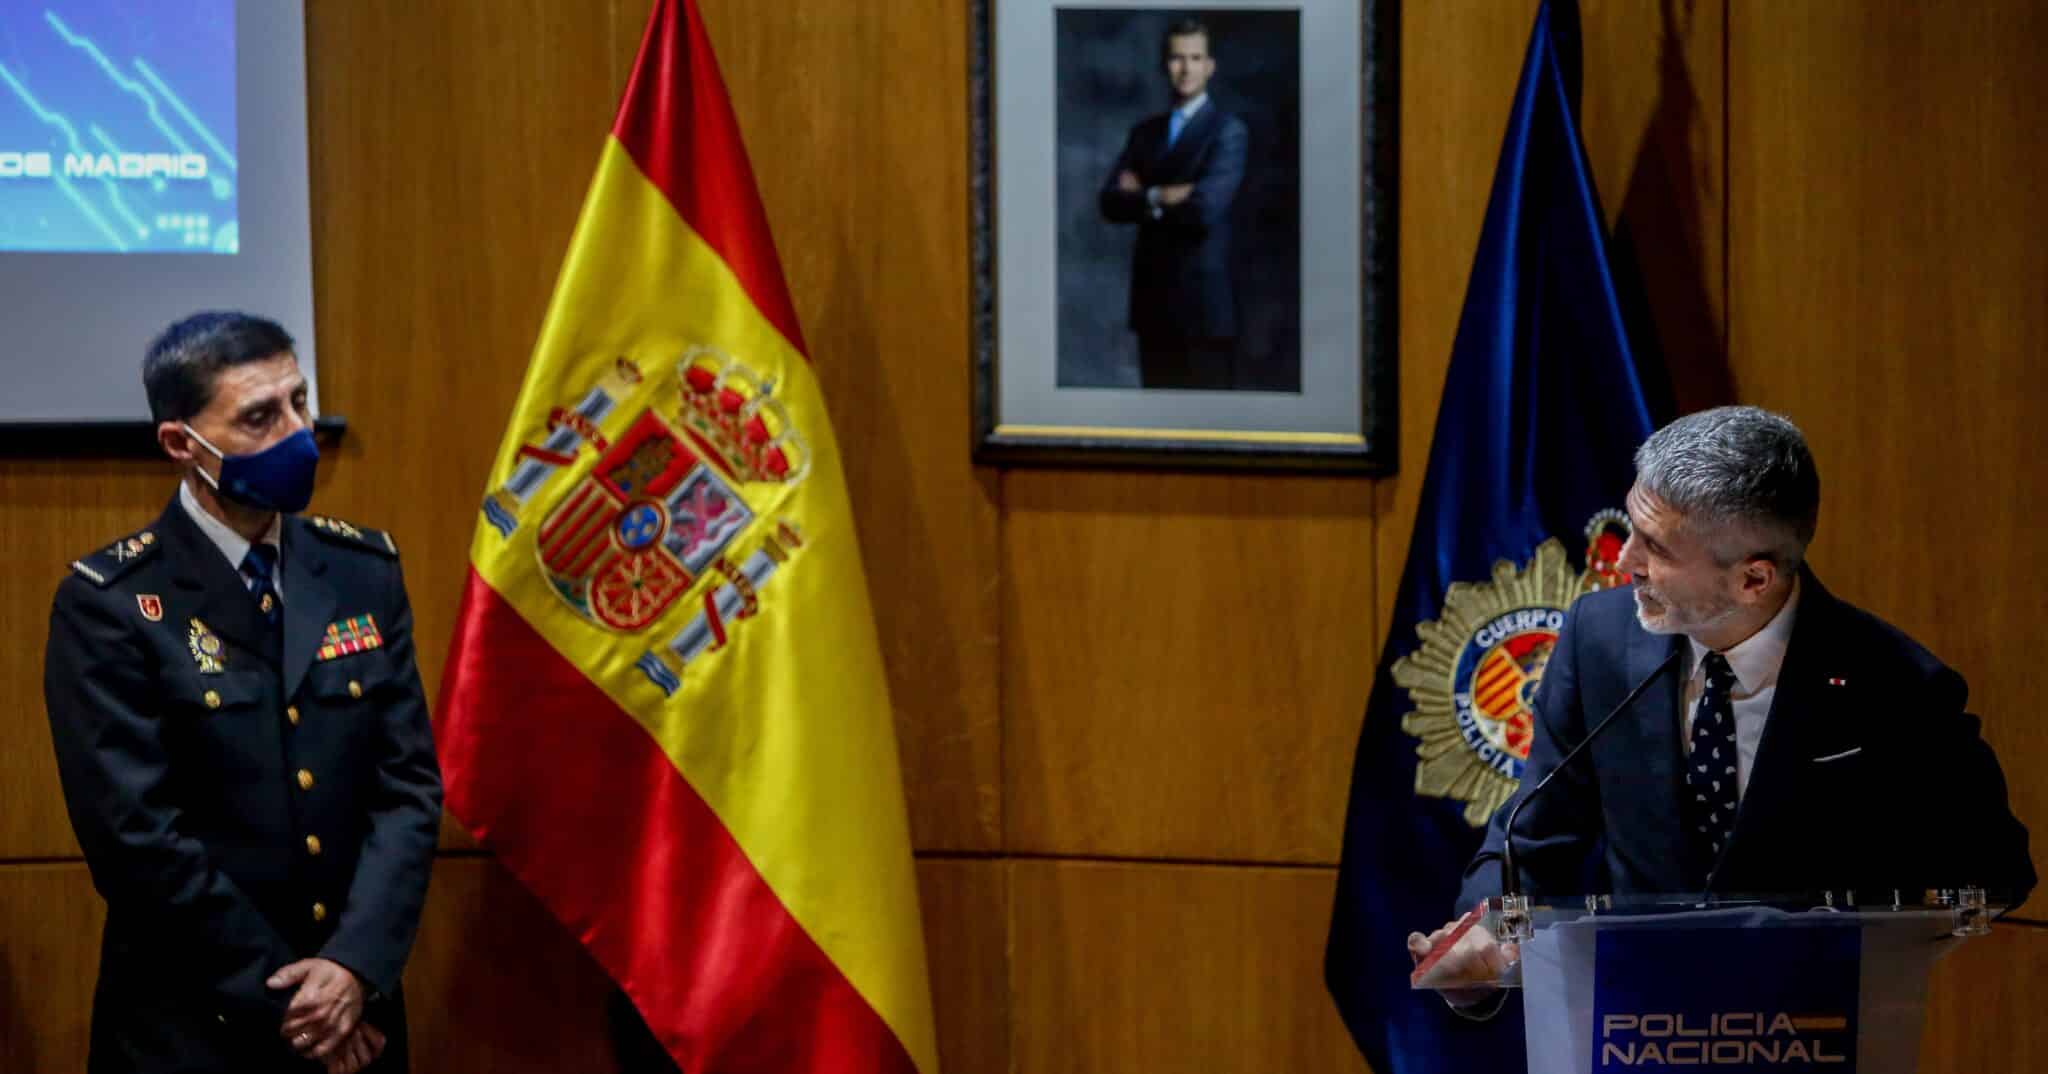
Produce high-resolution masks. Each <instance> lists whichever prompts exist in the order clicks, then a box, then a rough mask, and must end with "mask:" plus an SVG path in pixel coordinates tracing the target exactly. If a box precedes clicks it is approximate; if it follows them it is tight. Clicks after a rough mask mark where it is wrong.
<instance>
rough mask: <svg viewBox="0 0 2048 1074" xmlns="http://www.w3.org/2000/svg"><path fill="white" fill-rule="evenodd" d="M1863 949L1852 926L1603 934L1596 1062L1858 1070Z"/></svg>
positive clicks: (1607, 1071)
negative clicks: (1858, 1012) (1859, 996)
mask: <svg viewBox="0 0 2048 1074" xmlns="http://www.w3.org/2000/svg"><path fill="white" fill-rule="evenodd" d="M1862 953H1863V937H1862V930H1861V929H1860V928H1857V927H1856V926H1855V925H1853V924H1848V923H1845V924H1843V925H1840V926H1836V927H1833V928H1820V927H1810V928H1798V929H1789V928H1768V927H1766V928H1714V927H1700V928H1679V929H1609V930H1605V931H1602V932H1601V933H1600V934H1599V936H1598V938H1597V939H1596V941H1595V943H1594V959H1593V1012H1592V1014H1593V1025H1592V1039H1593V1052H1594V1054H1593V1066H1592V1069H1593V1070H1594V1071H1596V1072H1599V1074H1615V1072H1621V1071H1638V1070H1664V1069H1670V1068H1675V1067H1681V1066H1708V1067H1712V1068H1713V1069H1714V1070H1716V1071H1725V1072H1727V1074H1777V1072H1780V1071H1812V1070H1815V1069H1817V1068H1834V1069H1853V1066H1854V1064H1855V1062H1856V1031H1857V1006H1858V1002H1857V1001H1858V992H1859V984H1860V976H1861V964H1862Z"/></svg>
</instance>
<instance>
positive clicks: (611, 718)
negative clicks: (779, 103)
mask: <svg viewBox="0 0 2048 1074" xmlns="http://www.w3.org/2000/svg"><path fill="white" fill-rule="evenodd" d="M470 562H471V571H470V573H469V577H468V580H467V584H466V587H465V591H464V594H463V601H462V605H461V610H460V614H459V617H458V621H457V624H456V631H455V638H454V642H453V645H452V648H451V652H450V655H449V659H448V664H447V671H446V674H445V676H444V683H443V689H442V697H441V703H440V716H439V722H438V725H437V738H438V741H439V747H440V751H441V759H442V763H443V766H444V768H445V770H446V773H447V776H446V780H447V790H448V804H449V807H450V809H451V810H452V811H453V812H454V813H455V815H456V816H457V817H458V818H460V819H461V820H462V822H463V823H464V824H465V825H466V826H467V827H468V828H469V830H470V831H471V832H472V833H473V834H474V835H475V836H476V837H477V839H478V840H479V841H480V842H482V843H483V844H484V845H485V846H486V847H488V848H489V849H490V850H491V851H492V852H493V853H494V854H495V855H496V856H497V857H498V858H499V859H500V860H501V861H502V862H504V864H505V865H506V866H507V867H508V868H509V869H510V870H511V871H512V872H513V874H514V875H516V876H517V877H518V878H519V880H520V881H521V882H522V883H523V884H524V885H525V886H527V887H528V888H529V889H531V890H532V891H533V892H534V893H535V894H536V895H537V896H538V897H539V898H540V900H541V902H542V903H543V904H545V905H546V906H547V907H548V909H549V910H550V911H551V912H552V913H553V914H554V915H555V916H556V917H557V918H559V919H560V920H561V921H562V922H563V923H564V924H565V925H566V926H567V927H568V928H569V929H570V930H571V931H572V932H573V933H574V934H575V935H576V936H577V938H578V939H579V940H580V941H581V942H582V943H583V945H584V946H585V947H586V948H588V949H589V951H590V952H591V953H592V954H593V955H594V956H595V957H596V959H597V961H598V963H599V964H600V965H602V966H603V967H604V968H605V970H606V971H607V972H609V973H610V974H611V976H612V977H613V978H614V979H615V980H616V981H617V982H618V983H619V985H620V986H621V987H622V988H623V989H624V991H625V992H626V994H627V995H628V996H629V997H631V999H632V1001H633V1003H634V1005H635V1006H636V1007H637V1008H638V1009H639V1011H640V1013H641V1015H642V1017H643V1018H644V1019H645V1021H646V1022H647V1024H648V1026H649V1028H650V1029H651V1030H652V1031H653V1033H654V1035H655V1037H656V1038H657V1039H658V1040H659V1041H660V1042H661V1043H662V1045H663V1046H664V1048H666V1050H667V1051H668V1052H669V1054H670V1055H671V1056H672V1057H673V1058H674V1059H675V1060H676V1062H677V1063H678V1065H680V1066H681V1068H682V1069H683V1070H684V1071H689V1072H696V1071H719V1072H752V1071H763V1072H765V1071H777V1072H792V1071H816V1072H827V1071H831V1072H839V1071H844V1072H856V1071H859V1072H903V1074H911V1072H924V1074H935V1072H936V1070H937V1065H938V1064H937V1048H936V1045H935V1043H934V1037H933V1031H932V1022H931V1001H930V995H929V985H928V981H927V977H926V967H925V954H924V946H923V939H922V932H921V925H920V922H919V914H918V905H917V888H916V881H915V876H914V873H913V863H912V859H911V852H910V839H909V831H908V818H907V815H906V812H905V808H904V802H903V795H902V782H901V777H900V774H899V770H898V759H897V752H896V743H895V738H894V731H893V725H892V722H891V710H890V706H889V698H888V689H887V683H886V681H885V679H884V676H883V670H882V664H881V657H880V648H879V645H878V642H877V639H876V637H875V632H874V620H873V615H872V611H871V608H870V605H869V598H868V590H867V583H866V579H865V578H864V576H863V572H862V566H861V561H860V554H859V546H858V542H857V541H856V540H855V533H854V529H853V504H852V502H851V499H850V497H849V493H848V489H847V485H846V481H845V478H844V476H843V473H842V469H841V454H840V447H839V444H838V443H837V441H836V440H835V439H834V437H833V433H832V426H831V423H830V421H829V420H828V416H827V413H826V406H825V400H824V398H823V397H822V396H821V394H820V390H819V385H818V381H817V378H816V377H815V376H814V375H813V373H812V371H811V368H810V364H809V359H808V357H807V354H806V347H805V343H804V339H803V335H802V333H801V331H800V330H799V328H798V325H797V320H796V314H795V309H794V307H793V305H792V303H791V301H790V297H789V293H788V290H787V286H786V284H785V282H784V280H783V276H782V270H781V265H780V263H779V261H778V259H777V256H776V253H775V247H774V245H773V243H772V241H771V239H770V236H769V232H768V227H767V220H766V216H765V214H764V213H763V211H762V207H761V205H760V201H759V197H758V194H757V193H756V188H755V185H754V179H753V173H752V170H751V168H750V167H749V165H748V162H747V158H746V154H745V150H744V148H743V146H742V144H741V141H740V137H739V131H738V126H737V123H736V121H735V119H734V116H733V112H732V108H731V104H730V101H729V100H728V98H727V97H726V93H725V88H724V85H723V83H722V80H721V78H720V75H719V72H718V67H717V63H716V60H715V58H714V57H713V55H712V52H711V46H710V42H709V39H708V38H707V36H706V35H705V32H704V27H703V25H702V22H701V20H700V18H699V16H698V13H697V11H696V10H695V6H694V4H692V3H689V2H687V0H661V2H659V3H657V4H656V6H655V9H654V12H653V14H652V16H651V17H650V19H649V23H648V27H647V33H646V36H645V38H644V40H643V42H642V44H641V47H640V52H639V57H638V59H637V61H636V62H635V65H634V68H633V73H632V76H631V78H630V80H629V82H628V85H627V87H626V91H625V97H624V100H623V101H622V103H621V104H620V107H619V112H618V116H617V119H616V122H615V123H614V125H613V128H612V131H611V133H610V136H609V137H608V138H606V139H605V143H604V147H603V151H602V152H601V154H600V156H599V159H598V165H597V174H596V176H595V178H594V179H593V181H592V183H591V188H590V191H589V194H588V196H587V198H586V200H585V203H584V206H583V211H582V215H581V217H580V218H579V220H578V223H577V226H576V230H575V235H574V237H573V239H572V240H571V243H570V249H569V252H568V255H567V258H566V260H565V261H564V264H563V266H562V270H561V275H560V277H559V280H558V282H557V284H556V289H555V293H554V297H553V300H552V302H551V304H550V306H549V309H548V313H547V317H546V320H545V323H544V325H543V326H542V329H541V334H540V338H539V340H538V342H537V343H536V345H535V348H534V353H533V357H532V360H531V363H530V364H529V366H528V369H527V373H526V379H525V381H524V383H523V384H522V386H521V388H520V392H519V398H518V402H517V404H516V406H515V407H514V410H513V413H512V415H511V418H510V421H509V422H508V424H507V427H506V431H505V434H504V438H503V440H502V443H501V445H500V448H499V451H498V455H497V458H496V461H495V462H494V464H493V465H492V469H491V474H490V478H489V485H488V489H487V491H486V492H485V495H484V496H483V499H482V502H481V504H480V508H479V515H478V523H477V527H476V531H475V537H474V539H473V542H472V544H471V548H470ZM344 643H345V639H344Z"/></svg>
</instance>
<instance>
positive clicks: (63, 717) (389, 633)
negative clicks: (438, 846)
mask: <svg viewBox="0 0 2048 1074" xmlns="http://www.w3.org/2000/svg"><path fill="white" fill-rule="evenodd" d="M279 523H280V525H279V529H278V531H277V533H278V543H277V547H278V549H279V559H278V565H277V575H276V577H277V579H278V581H277V590H278V592H279V595H280V598H281V603H282V610H281V615H274V616H270V617H266V615H265V613H264V611H263V607H264V605H263V601H264V600H265V599H268V598H264V597H262V596H260V595H259V594H258V593H255V592H252V591H251V588H250V585H249V583H248V582H247V581H245V579H244V578H243V576H242V575H241V574H239V573H238V572H237V570H236V568H235V567H234V566H233V565H232V564H230V563H229V561H228V559H227V557H226V555H224V553H223V549H222V548H221V547H220V546H219V545H218V544H216V543H215V541H214V539H212V538H211V537H210V536H209V534H208V533H207V532H206V531H205V530H203V529H202V528H201V527H200V525H199V524H198V522H197V521H196V520H195V516H194V515H193V513H192V511H191V510H190V509H189V507H188V506H187V505H186V504H184V503H180V502H177V501H176V500H174V501H173V502H172V504H171V505H170V506H169V508H168V509H166V510H165V511H164V513H163V515H162V516H161V517H160V518H158V519H157V520H156V522H155V523H154V524H153V525H151V526H150V527H149V528H148V529H147V530H144V531H141V532H138V533H136V534H134V535H132V536H129V537H125V538H123V539H121V540H119V541H117V542H115V543H114V544H113V545H112V546H111V547H109V548H107V549H105V550H104V551H101V552H97V553H94V554H91V555H88V556H85V557H84V558H82V559H80V560H79V561H78V562H77V563H75V564H74V565H73V569H72V572H71V574H70V576H68V577H67V578H65V579H64V581H63V584H62V585H60V586H59V587H58V590H57V595H56V600H55V606H54V608H53V610H52V612H51V617H50V638H49V647H48V651H47V659H46V663H45V678H44V692H45V695H46V697H47V700H48V704H49V717H50V730H51V735H52V738H53V739H54V740H55V744H56V752H57V762H58V769H59V773H60V775H61V776H62V779H63V786H64V796H65V803H66V805H67V807H68V808H69V811H70V815H71V821H72V825H73V827H74V829H75V830H76V832H77V834H78V840H79V842H80V844H81V845H82V846H83V847H84V850H85V859H86V863H87V865H88V866H89V867H90V868H91V871H92V877H93V883H94V886H95V887H97V888H98V890H99V892H100V894H101V895H102V896H103V897H104V898H105V899H106V902H107V919H106V928H105V933H104V936H103V940H102V947H101V956H100V974H99V984H98V988H97V990H96V993H95V996H94V1001H93V1016H92V1045H91V1067H90V1069H91V1070H92V1071H93V1072H95V1074H99V1072H106V1074H112V1072H129V1071H138V1072H148V1071H164V1072H169V1071H179V1072H186V1071H223V1072H225V1071H259V1070H260V1071H297V1070H305V1071H309V1072H310V1071H318V1070H320V1069H321V1066H320V1064H319V1063H317V1062H314V1061H311V1060H306V1059H301V1058H299V1057H298V1056H297V1055H295V1054H294V1052H293V1050H292V1049H291V1048H290V1047H289V1046H288V1045H287V1042H286V1041H285V1040H283V1039H281V1038H280V1035H279V1033H280V1031H279V1026H280V1023H281V1022H282V1021H283V1020H284V1019H285V1016H286V1010H287V1004H288V1002H289V1001H290V1000H291V999H292V998H293V995H292V991H291V989H289V988H286V989H279V988H276V987H273V986H271V985H270V984H268V983H267V982H268V981H269V979H270V978H271V975H272V974H273V973H275V972H277V971H278V970H279V969H280V968H281V967H284V966H286V965H287V964H288V963H293V962H295V961H298V960H301V959H307V958H313V957H319V958H325V959H329V960H331V961H333V962H336V963H339V964H340V965H342V966H344V967H346V968H347V969H348V970H350V971H353V973H354V974H355V975H356V976H357V977H358V978H359V979H360V980H361V981H362V983H363V988H364V993H365V995H366V996H367V997H368V999H367V1003H366V1004H365V1006H364V1008H363V1020H364V1022H366V1023H368V1024H370V1025H373V1026H374V1027H375V1028H376V1029H378V1030H380V1031H382V1032H383V1033H384V1034H385V1035H386V1037H387V1038H388V1044H387V1045H386V1047H385V1049H384V1052H383V1054H382V1055H381V1057H379V1058H378V1059H377V1060H376V1061H375V1062H374V1063H372V1064H371V1065H370V1067H369V1069H370V1070H372V1071H378V1072H384V1071H397V1070H403V1069H405V1067H406V1061H407V1060H406V1037H405V1010H404V1001H403V998H402V996H401V995H400V991H399V977H400V972H401V970H402V969H403V967H404V964H405V960H406V956H407V954H408V952H409V950H410V948H411V945H412V940H413V936H414V933H415V931H416V929H417V927H418V924H419V919H420V910H421V906H422V904H423V902H424V900H425V896H426V887H427V872H428V869H429V867H430V866H431V864H432V857H433V849H434V841H435V837H436V832H437V827H438V822H439V817H440V798H441V785H440V775H439V771H438V768H437V767H436V764H435V761H434V754H433V740H432V732H431V730H430V729H429V726H428V720H427V707H426V702H425V699H424V697H423V696H422V693H421V688H420V680H419V673H418V671H417V670H416V669H415V666H414V660H413V636H412V613H411V610H410V607H409V605H408V603H407V600H406V595H405V588H404V583H403V581H402V580H401V578H400V573H399V565H398V559H397V551H396V548H395V547H394V546H393V545H392V544H391V542H390V541H389V540H388V538H386V536H385V535H384V534H382V533H379V532H376V531H374V530H367V529H358V528H356V527H353V526H350V525H348V524H346V523H341V522H336V521H333V520H329V519H319V518H311V517H298V516H293V515H282V516H280V519H279ZM273 619H274V620H275V621H274V622H273V621H271V620H273Z"/></svg>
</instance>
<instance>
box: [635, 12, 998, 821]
mask: <svg viewBox="0 0 2048 1074" xmlns="http://www.w3.org/2000/svg"><path fill="white" fill-rule="evenodd" d="M619 6H620V9H621V10H620V14H619V17H618V19H617V20H616V21H617V27H618V30H617V33H618V39H617V41H616V42H615V55H617V56H619V57H620V58H621V59H620V62H621V63H622V64H630V63H631V60H632V53H633V49H634V48H635V47H637V45H638V43H639V39H640V32H641V28H642V25H643V15H642V14H641V13H642V12H644V11H645V10H646V7H647V5H646V3H645V0H624V2H622V3H621V4H620V5H619ZM702 8H703V12H704V20H705V23H706V25H707V27H708V28H709V30H710V32H711V36H712V39H713V41H714V42H715V43H716V45H717V47H718V59H719V63H720V65H721V67H722V68H723V69H724V72H725V76H726V83H727V85H728V86H729V87H731V90H732V95H733V104H734V108H735V110H736V111H737V112H738V114H739V119H740V126H741V129H742V132H743V134H744V135H745V137H746V139H747V149H748V152H749V153H750V155H751V156H752V158H753V161H754V166H755V174H756V177H757V178H758V180H759V182H760V185H761V197H762V199H763V201H764V202H765V203H766V205H767V209H768V218H769V222H770V224H771V225H772V226H773V228H774V229H775V236H776V242H777V246H778V247H779V248H780V250H781V253H782V260H783V267H784V270H785V271H786V272H787V273H788V276H789V282H790V287H791V289H792V291H793V292H794V295H795V298H796V306H797V312H798V315H799V316H800V317H801V318H802V321H803V327H804V334H805V335H806V336H807V337H808V339H809V341H810V347H811V358H812V362H813V364H814V366H815V368H816V369H817V371H818V375H819V378H820V379H821V380H822V381H823V382H824V387H825V392H826V396H827V398H828V399H829V400H830V401H831V406H832V424H833V428H834V429H835V430H836V431H837V433H838V435H839V441H840V444H841V446H842V448H843V449H844V454H845V457H846V463H847V482H848V484H849V485H850V486H851V489H852V493H853V497H854V502H855V512H856V515H857V521H858V523H859V525H860V534H861V550H862V553H863V554H864V556H865V557H866V560H867V570H868V582H869V587H870V591H871V592H872V594H873V596H874V604H875V619H876V625H877V627H878V629H879V630H880V632H881V637H882V649H883V656H884V658H885V660H886V661H887V664H888V671H889V688H890V692H891V695H892V699H893V701H894V703H895V708H896V726H897V735H898V741H899V743H900V744H901V746H902V753H903V763H904V772H905V777H906V781H907V783H908V786H909V794H910V818H911V834H912V838H913V840H914V841H915V842H916V844H917V846H918V847H919V849H924V850H981V851H986V850H994V849H996V847H997V846H998V844H999V839H1000V834H1001V830H1002V828H1001V818H1000V808H1001V804H1002V803H1001V796H1000V795H999V794H998V793H997V790H996V781H997V780H998V778H1000V770H999V769H1000V760H999V751H1000V749H1001V739H1000V735H999V732H998V729H997V720H996V705H997V675H998V670H999V669H998V665H997V645H996V615H997V612H996V581H995V578H996V543H995V542H996V506H995V499H994V480H993V478H992V477H991V476H990V475H988V474H985V473H980V472H977V471H976V470H975V469H974V468H973V466H972V465H971V464H970V462H969V459H968V454H967V444H968V429H967V419H968V411H967V395H968V382H967V373H968V362H967V349H966V347H967V243H968V237H967V210H966V205H967V152H966V145H967V108H966V86H967V54H966V47H967V32H966V25H967V23H966V19H967V13H966V4H965V2H964V0H918V2H916V3H900V4H896V5H894V6H892V7H891V8H890V10H889V11H888V12H887V13H886V14H883V13H882V12H880V11H878V10H873V9H871V8H869V7H867V6H864V5H859V4H840V5H823V6H821V5H817V4H788V5H784V4H761V3H755V2H752V0H711V2H706V3H704V4H703V5H702Z"/></svg>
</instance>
